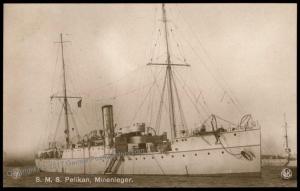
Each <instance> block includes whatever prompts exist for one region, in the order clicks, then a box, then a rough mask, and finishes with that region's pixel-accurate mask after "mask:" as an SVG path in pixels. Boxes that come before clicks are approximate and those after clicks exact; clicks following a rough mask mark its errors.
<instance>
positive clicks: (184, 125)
mask: <svg viewBox="0 0 300 191" xmlns="http://www.w3.org/2000/svg"><path fill="white" fill-rule="evenodd" d="M171 79H173V84H174V89H175V93H176V97H177V102H178V107H179V112H180V118H181V122H182V123H183V127H184V129H185V130H188V126H187V123H186V119H185V117H184V113H183V109H182V105H181V101H180V98H179V94H178V90H177V86H176V83H175V79H174V76H173V72H171Z"/></svg>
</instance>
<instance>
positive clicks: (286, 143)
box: [284, 113, 289, 149]
mask: <svg viewBox="0 0 300 191" xmlns="http://www.w3.org/2000/svg"><path fill="white" fill-rule="evenodd" d="M284 129H285V135H284V138H285V146H286V149H288V148H289V143H288V135H287V122H286V117H285V113H284Z"/></svg>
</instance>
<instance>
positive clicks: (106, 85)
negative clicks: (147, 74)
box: [95, 65, 145, 90]
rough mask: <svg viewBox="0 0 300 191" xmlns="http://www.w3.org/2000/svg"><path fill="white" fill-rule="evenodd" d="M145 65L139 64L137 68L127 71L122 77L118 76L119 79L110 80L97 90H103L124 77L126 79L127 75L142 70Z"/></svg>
mask: <svg viewBox="0 0 300 191" xmlns="http://www.w3.org/2000/svg"><path fill="white" fill-rule="evenodd" d="M143 67H145V66H144V65H141V66H138V67H136V68H135V69H133V70H131V71H129V72H128V73H126V74H125V75H123V76H122V77H120V78H118V79H117V80H115V81H112V82H108V83H106V84H105V85H103V86H100V87H98V88H96V89H95V90H102V89H104V88H106V87H109V86H112V85H113V84H114V83H117V82H119V81H121V80H122V79H124V78H125V77H127V76H128V75H129V74H131V73H132V72H135V71H138V70H140V69H141V68H143Z"/></svg>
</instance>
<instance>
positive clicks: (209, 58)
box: [176, 6, 244, 113]
mask: <svg viewBox="0 0 300 191" xmlns="http://www.w3.org/2000/svg"><path fill="white" fill-rule="evenodd" d="M176 8H177V11H178V13H179V14H180V15H181V17H182V18H183V21H184V22H185V23H186V24H187V25H188V26H189V28H190V29H191V31H192V33H194V36H195V37H196V40H197V41H198V43H199V44H200V46H201V48H202V50H203V52H204V53H205V54H206V56H207V58H208V60H209V61H210V62H211V63H212V64H213V65H214V62H213V60H212V58H211V57H210V56H209V54H208V53H207V51H206V49H205V48H204V47H203V45H202V43H201V41H200V40H199V38H198V37H197V35H196V33H195V32H194V31H193V30H192V27H191V25H190V24H189V23H188V22H187V21H186V19H185V17H184V16H183V15H182V14H181V11H180V10H179V8H178V6H176ZM185 41H186V42H188V44H189V46H190V47H191V49H192V50H193V51H194V53H195V54H196V55H197V56H198V57H199V59H200V60H202V58H201V56H200V55H199V54H198V53H197V51H196V50H195V49H194V48H193V47H192V45H191V44H190V43H189V41H187V40H186V39H185ZM200 63H202V64H203V65H204V66H205V68H206V69H207V71H208V72H209V73H210V74H211V75H212V77H213V78H214V79H215V81H216V82H217V83H218V84H219V86H220V87H221V88H222V89H223V91H226V89H227V90H228V91H229V92H230V94H231V95H229V96H230V97H231V98H233V99H235V101H234V100H233V99H231V102H232V103H233V104H234V105H235V106H236V108H237V109H238V111H239V112H240V113H242V112H243V111H244V109H243V108H242V105H241V104H240V103H239V101H238V100H237V98H236V97H235V96H234V95H233V92H232V90H231V89H230V87H229V85H228V84H227V83H226V81H225V80H224V77H222V75H221V72H220V71H219V70H218V68H217V67H215V71H217V72H218V73H219V74H220V75H219V76H220V77H221V78H222V79H223V80H222V81H223V82H224V84H222V83H221V82H220V81H219V80H218V79H217V78H216V77H215V75H213V73H212V72H211V70H210V69H209V67H208V66H207V65H206V64H205V62H203V60H202V62H200ZM224 86H227V88H225V87H224Z"/></svg>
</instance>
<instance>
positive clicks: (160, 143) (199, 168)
mask: <svg viewBox="0 0 300 191" xmlns="http://www.w3.org/2000/svg"><path fill="white" fill-rule="evenodd" d="M161 10H162V19H161V21H162V24H163V30H162V31H163V32H162V34H163V36H164V37H163V38H164V40H165V48H166V49H165V50H164V53H166V55H165V56H166V60H165V62H161V63H156V62H150V63H148V64H147V65H148V66H149V67H154V66H157V67H161V68H162V69H163V71H165V73H164V78H163V81H162V87H161V92H160V96H159V99H160V101H159V104H158V110H157V114H156V115H155V116H156V122H155V125H154V126H153V125H152V126H151V125H150V124H147V123H146V122H134V123H132V124H130V125H129V126H126V125H124V126H122V124H121V125H118V126H116V124H115V122H114V110H113V109H114V108H113V107H114V106H113V105H112V104H103V105H101V109H102V113H101V115H102V124H99V126H102V128H99V129H96V130H93V131H91V132H90V133H88V134H86V135H84V136H83V137H81V136H78V140H77V141H73V139H72V137H71V133H70V132H71V128H70V124H69V123H70V122H69V120H70V119H69V118H70V116H69V115H70V111H71V108H70V107H71V105H70V103H69V100H70V99H78V100H79V101H78V106H80V105H81V101H82V97H77V96H70V95H69V94H68V91H67V86H66V83H67V82H66V75H65V61H64V43H65V42H66V41H64V40H63V35H62V34H61V35H60V42H59V43H60V46H61V56H62V69H63V86H62V87H63V95H55V96H51V99H53V100H54V99H59V100H61V103H62V110H61V111H64V112H61V113H60V115H61V116H63V118H64V120H65V123H64V124H65V125H64V127H65V130H64V134H65V135H64V136H65V137H64V139H65V143H63V144H58V143H57V142H56V141H51V142H49V145H48V147H47V148H45V149H42V150H40V151H38V152H37V154H36V158H35V163H36V166H37V167H38V168H39V169H40V170H41V171H45V172H60V173H67V174H128V175H197V176H200V175H222V174H247V175H252V174H253V175H259V174H260V172H261V127H260V125H259V124H258V122H257V121H255V120H254V119H253V118H252V116H251V115H250V114H244V115H242V116H241V118H240V120H238V121H239V123H237V124H235V123H233V122H230V121H228V120H225V119H223V118H221V117H219V116H218V115H215V114H210V115H209V116H208V117H207V118H206V119H205V120H203V121H202V122H201V123H200V124H199V125H198V126H196V127H195V128H193V129H192V128H187V126H188V125H187V123H186V119H185V115H184V112H183V109H182V107H183V105H182V103H181V99H180V98H181V96H180V95H179V94H178V86H177V84H176V79H177V78H176V76H175V72H174V68H175V67H176V68H180V67H190V65H189V64H187V63H185V62H184V63H176V62H174V61H173V60H172V58H171V55H170V47H169V43H170V40H171V39H170V37H169V35H170V31H171V30H172V29H170V28H169V26H168V19H167V13H166V8H165V4H162V7H161ZM166 100H167V101H166ZM165 101H166V102H167V107H166V108H165V109H166V110H167V111H168V118H167V120H168V121H167V123H168V126H167V127H168V128H170V132H171V133H170V134H168V133H167V132H162V133H160V132H159V129H160V126H161V121H162V120H163V119H162V111H163V105H164V104H163V103H164V102H165ZM179 121H180V122H181V123H179ZM72 130H73V129H72Z"/></svg>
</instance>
